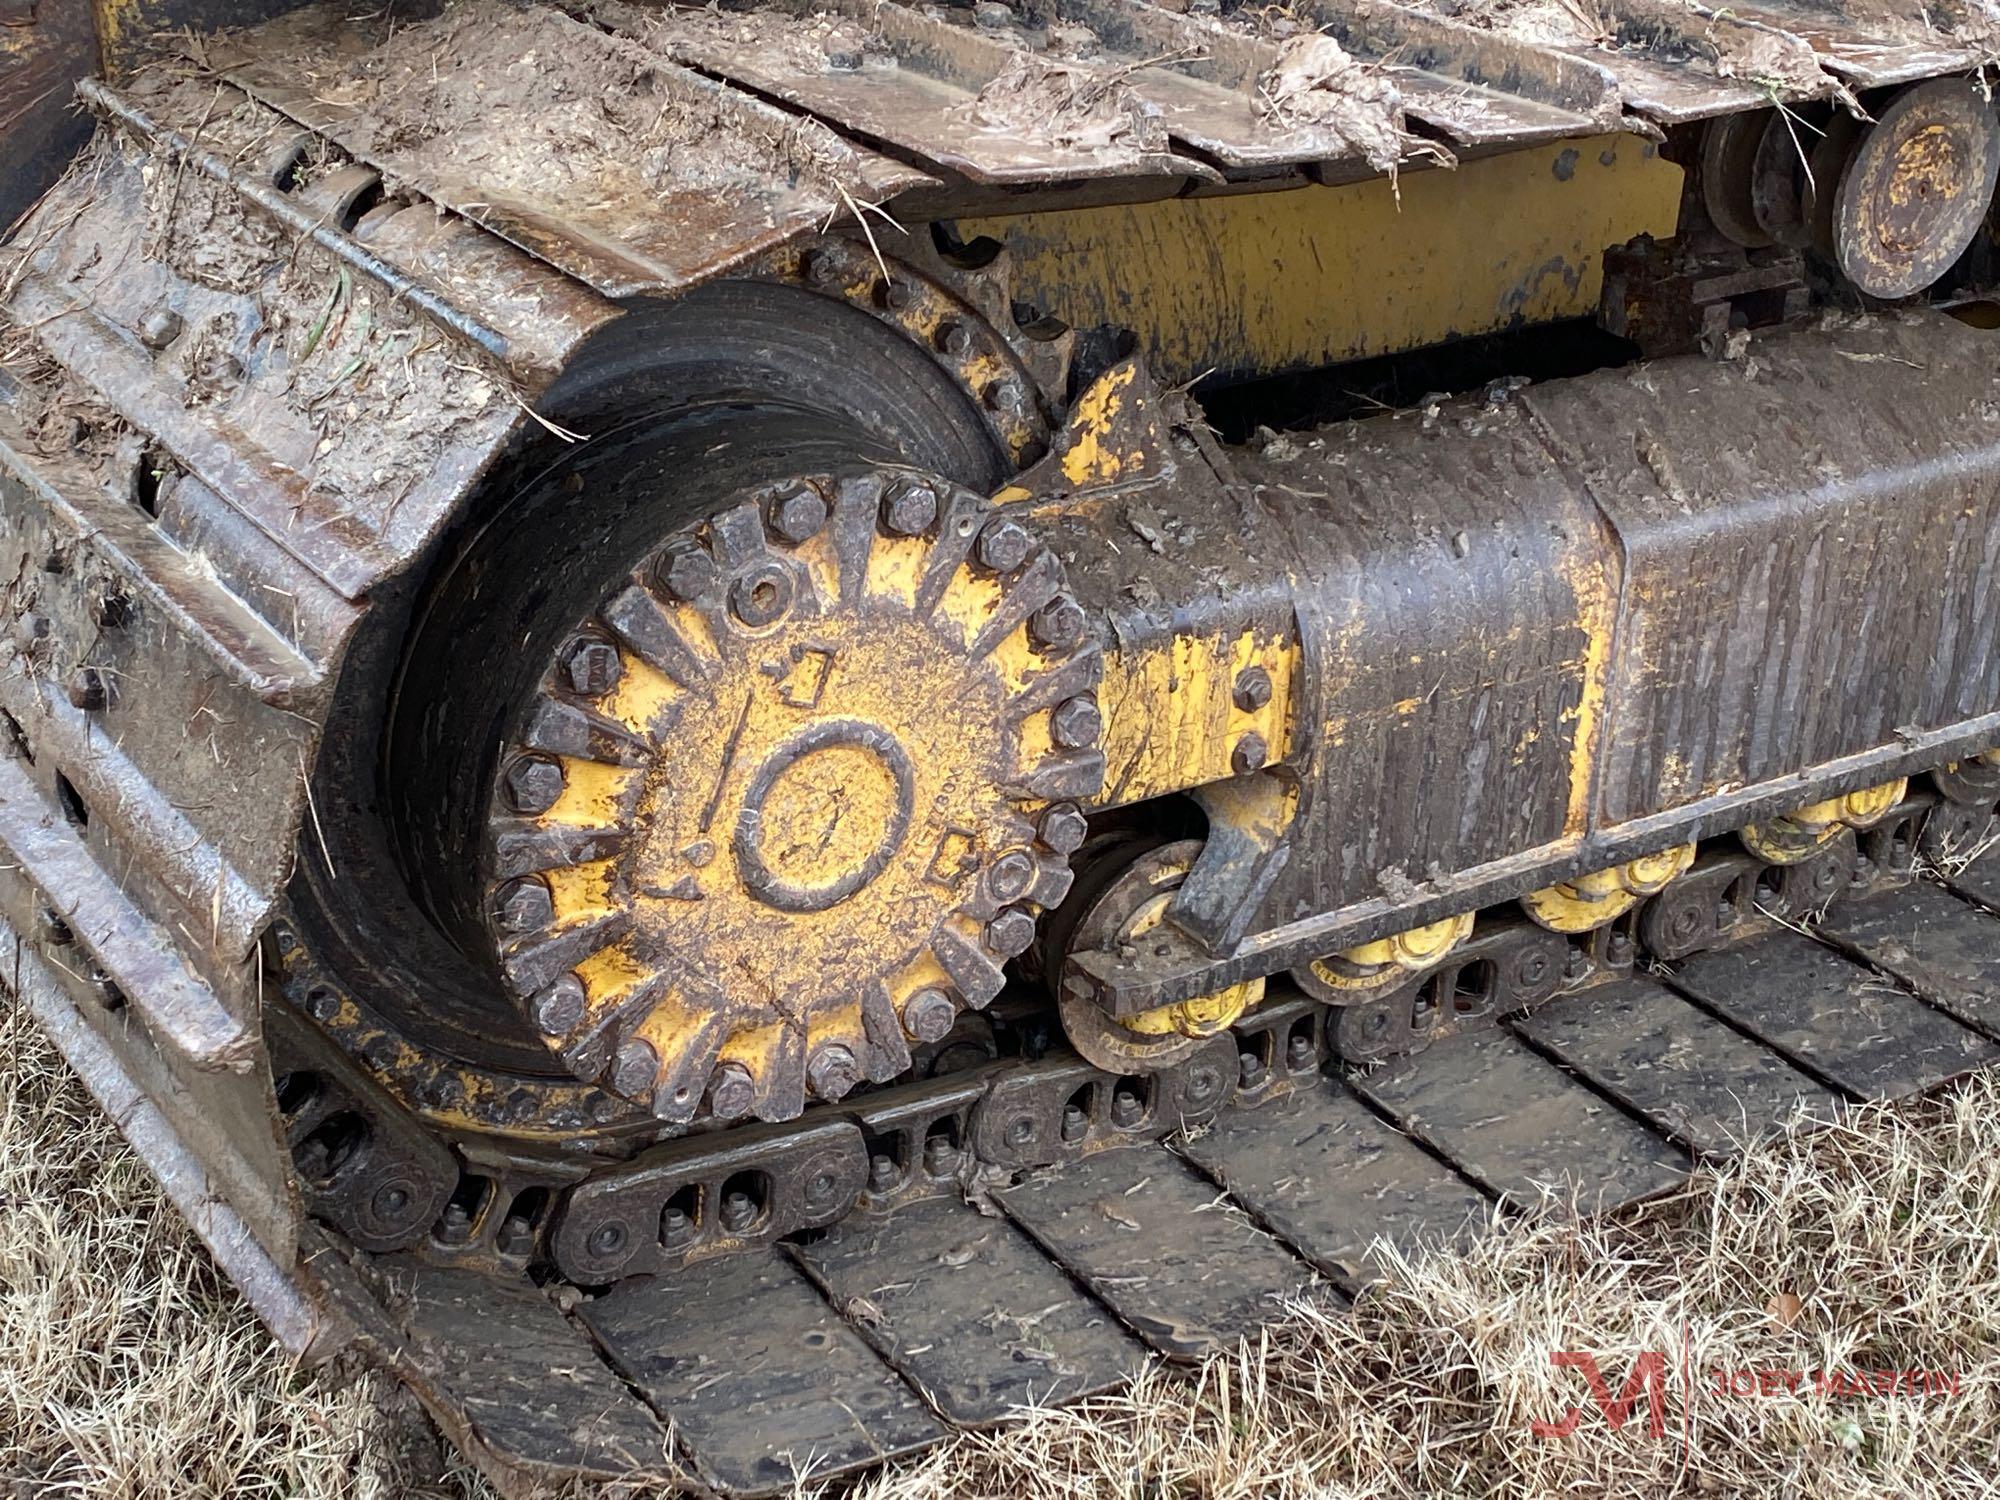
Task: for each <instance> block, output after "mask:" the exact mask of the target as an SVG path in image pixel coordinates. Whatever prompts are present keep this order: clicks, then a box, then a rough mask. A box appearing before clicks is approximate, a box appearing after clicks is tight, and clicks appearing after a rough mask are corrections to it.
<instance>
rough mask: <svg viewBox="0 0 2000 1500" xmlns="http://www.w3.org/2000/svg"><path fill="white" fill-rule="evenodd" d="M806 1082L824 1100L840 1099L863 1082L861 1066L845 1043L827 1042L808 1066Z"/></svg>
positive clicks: (816, 1050)
mask: <svg viewBox="0 0 2000 1500" xmlns="http://www.w3.org/2000/svg"><path fill="white" fill-rule="evenodd" d="M806 1082H807V1083H808V1084H810V1085H811V1086H812V1091H813V1093H815V1094H816V1095H818V1096H819V1097H820V1098H822V1099H829V1100H830V1099H840V1098H843V1097H845V1096H846V1094H847V1093H848V1091H849V1090H850V1089H852V1088H853V1087H854V1085H856V1084H857V1083H859V1082H861V1066H860V1064H858V1063H857V1062H856V1061H855V1060H854V1053H853V1051H852V1050H851V1049H850V1048H849V1047H848V1046H847V1045H846V1044H845V1043H844V1042H825V1043H822V1044H821V1045H820V1046H818V1047H817V1048H815V1049H814V1050H813V1055H812V1060H811V1061H809V1062H808V1063H807V1064H806Z"/></svg>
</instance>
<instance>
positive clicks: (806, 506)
mask: <svg viewBox="0 0 2000 1500" xmlns="http://www.w3.org/2000/svg"><path fill="white" fill-rule="evenodd" d="M825 525H826V501H825V500H824V499H823V498H822V497H821V496H820V494H819V492H818V491H817V490H815V489H812V488H811V487H810V486H807V485H800V486H799V487H798V488H797V489H795V490H793V491H791V492H790V493H789V494H785V495H780V496H779V497H778V498H777V499H775V500H773V501H772V502H771V531H772V533H773V534H774V535H775V536H778V537H780V538H782V539H783V540H785V541H787V542H791V543H793V544H795V545H796V544H797V543H799V542H807V541H811V540H812V539H813V538H814V537H816V536H818V535H819V532H820V528H821V527H823V526H825Z"/></svg>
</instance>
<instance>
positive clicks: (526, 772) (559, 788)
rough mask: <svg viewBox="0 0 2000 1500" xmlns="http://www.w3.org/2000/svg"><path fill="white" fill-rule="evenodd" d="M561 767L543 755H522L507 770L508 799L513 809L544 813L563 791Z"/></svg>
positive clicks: (553, 804) (554, 803)
mask: <svg viewBox="0 0 2000 1500" xmlns="http://www.w3.org/2000/svg"><path fill="white" fill-rule="evenodd" d="M563 780H564V778H563V768H562V767H561V766H560V765H559V764H557V763H556V762H555V761H552V760H550V759H549V758H548V757H547V756H543V755H524V756H522V757H521V758H520V759H519V760H517V761H515V762H514V764H513V765H512V766H510V767H508V769H507V800H508V801H509V802H511V803H513V804H514V810H515V811H516V812H523V813H530V814H533V813H545V812H547V811H548V810H549V809H550V808H552V807H554V806H555V805H556V802H557V799H559V798H560V797H561V796H562V793H563Z"/></svg>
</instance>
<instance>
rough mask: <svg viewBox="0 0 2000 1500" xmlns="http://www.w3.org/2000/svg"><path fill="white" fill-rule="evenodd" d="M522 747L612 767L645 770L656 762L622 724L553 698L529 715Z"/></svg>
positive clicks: (644, 742)
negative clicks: (648, 765) (649, 763)
mask: <svg viewBox="0 0 2000 1500" xmlns="http://www.w3.org/2000/svg"><path fill="white" fill-rule="evenodd" d="M521 744H522V745H523V746H524V747H526V748H527V749H530V750H541V751H544V752H546V753H547V754H550V755H569V756H575V757H577V758H578V759H581V760H596V761H602V762H603V763H604V764H606V765H611V766H628V767H630V766H643V765H645V764H646V763H647V762H648V761H650V760H651V759H652V758H653V747H652V746H651V745H649V744H648V743H647V742H646V741H645V740H644V739H642V738H640V737H639V736H638V735H636V734H633V733H632V732H631V731H630V730H628V729H627V728H626V727H625V726H624V725H623V724H618V723H614V722H613V721H611V720H610V719H607V718H605V717H603V716H602V715H600V714H595V713H591V712H590V711H589V710H587V709H584V708H581V707H579V706H577V705H576V704H574V703H558V702H556V701H555V700H554V699H551V698H544V699H542V700H541V701H540V702H539V703H537V704H536V705H535V707H534V709H533V710H532V711H531V712H530V714H529V715H528V722H527V723H526V725H524V726H523V728H522V730H521Z"/></svg>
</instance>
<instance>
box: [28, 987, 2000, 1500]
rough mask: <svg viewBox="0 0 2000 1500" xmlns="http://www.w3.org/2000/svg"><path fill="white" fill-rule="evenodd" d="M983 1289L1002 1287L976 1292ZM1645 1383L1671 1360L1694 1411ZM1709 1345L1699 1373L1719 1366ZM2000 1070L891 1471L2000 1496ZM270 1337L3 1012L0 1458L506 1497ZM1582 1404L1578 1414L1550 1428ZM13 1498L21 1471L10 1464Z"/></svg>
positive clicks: (1037, 1483) (1179, 1492) (1159, 1498)
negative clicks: (1199, 1366)
mask: <svg viewBox="0 0 2000 1500" xmlns="http://www.w3.org/2000/svg"><path fill="white" fill-rule="evenodd" d="M975 1290H976V1289H975ZM1563 1350H1586V1351H1590V1352H1591V1353H1593V1354H1594V1355H1595V1356H1596V1357H1597V1359H1598V1361H1599V1362H1600V1367H1601V1369H1602V1371H1603V1373H1604V1376H1605V1378H1606V1379H1607V1380H1609V1382H1610V1385H1611V1391H1612V1393H1613V1394H1616V1393H1617V1390H1618V1387H1619V1386H1620V1385H1621V1384H1622V1383H1623V1382H1624V1380H1625V1378H1626V1375H1627V1373H1628V1372H1629V1371H1630V1369H1631V1368H1632V1366H1633V1362H1634V1360H1635V1359H1636V1358H1637V1357H1638V1356H1639V1355H1640V1354H1642V1353H1645V1352H1647V1351H1658V1352H1660V1353H1662V1354H1663V1355H1664V1356H1665V1358H1666V1373H1665V1381H1666V1403H1667V1404H1666V1431H1665V1433H1664V1435H1663V1436H1661V1437H1658V1438H1655V1437H1653V1436H1651V1435H1649V1434H1648V1433H1647V1431H1646V1409H1645V1403H1644V1401H1643V1399H1642V1400H1641V1401H1640V1402H1639V1403H1638V1406H1637V1409H1636V1411H1635V1412H1634V1413H1633V1415H1632V1416H1631V1418H1630V1419H1629V1420H1628V1421H1627V1422H1626V1425H1625V1426H1624V1428H1623V1430H1622V1431H1617V1432H1614V1431H1612V1430H1611V1428H1610V1427H1609V1425H1608V1424H1607V1423H1606V1421H1605V1420H1604V1418H1603V1417H1602V1416H1601V1415H1600V1414H1599V1412H1598V1410H1597V1409H1596V1407H1595V1406H1594V1405H1593V1404H1592V1402H1591V1401H1590V1399H1589V1394H1588V1389H1587V1386H1586V1385H1585V1382H1584V1379H1583V1377H1582V1376H1581V1375H1580V1374H1579V1373H1578V1372H1577V1371H1575V1370H1573V1369H1570V1370H1565V1369H1560V1368H1556V1367H1554V1366H1553V1365H1552V1364H1551V1362H1550V1356H1551V1355H1552V1354H1554V1353H1557V1352H1560V1351H1563ZM1792 1368H1802V1369H1807V1370H1820V1369H1825V1370H1840V1371H1846V1370H1852V1369H1856V1368H1859V1369H1866V1370H1912V1369H1921V1370H1929V1371H1933V1372H1936V1373H1938V1374H1940V1375H1948V1376H1955V1377H1956V1381H1957V1388H1956V1391H1955V1392H1953V1393H1948V1394H1922V1393H1902V1394H1895V1395H1879V1396H1860V1395H1848V1396H1840V1395H1832V1394H1820V1393H1815V1392H1813V1391H1812V1390H1810V1389H1806V1390H1803V1391H1800V1392H1797V1393H1783V1392H1777V1393H1773V1394H1769V1395H1762V1396H1759V1395H1740V1396H1738V1395H1731V1396H1721V1395H1717V1394H1714V1393H1713V1391H1712V1388H1711V1387H1712V1377H1713V1372H1715V1371H1717V1370H1727V1371H1735V1370H1749V1371H1758V1370H1782V1369H1792ZM1688 1369H1691V1370H1692V1371H1693V1372H1694V1379H1693V1380H1692V1381H1690V1380H1689V1379H1688V1378H1687V1376H1686V1374H1685V1373H1684V1371H1685V1370H1688ZM1996 1376H2000V1081H1996V1080H1993V1079H1986V1080H1979V1081H1975V1082H1973V1083H1971V1084H1969V1085H1967V1086H1965V1087H1963V1088H1961V1089H1959V1090H1957V1091H1956V1092H1954V1093H1953V1094H1951V1095H1950V1096H1948V1097H1946V1098H1943V1099H1940V1100H1936V1101H1933V1102H1931V1103H1928V1104H1923V1105H1918V1106H1911V1107H1905V1108H1903V1109H1869V1110H1865V1111H1860V1112H1858V1113H1856V1114H1855V1115H1853V1116H1852V1117H1850V1118H1849V1119H1848V1120H1847V1121H1845V1122H1844V1123H1842V1124H1840V1125H1838V1126H1835V1127H1833V1128H1831V1129H1828V1130H1824V1131H1822V1132H1820V1133H1818V1134H1815V1135H1811V1136H1802V1137H1796V1138H1793V1139H1790V1140H1786V1141H1783V1142H1779V1143H1777V1144H1775V1145H1772V1146H1768V1147H1766V1148H1764V1149H1762V1150H1759V1151H1757V1152H1755V1153H1752V1154H1751V1155H1750V1156H1749V1157H1748V1158H1746V1159H1745V1160H1744V1161H1742V1162H1741V1163H1739V1164H1738V1165H1736V1166H1733V1167H1731V1168H1728V1169H1726V1170H1722V1171H1718V1172H1712V1173H1703V1174H1702V1175H1700V1176H1699V1177H1697V1178H1696V1179H1695V1180H1694V1181H1693V1182H1692V1183H1691V1184H1690V1185H1689V1186H1688V1188H1687V1189H1686V1190H1685V1191H1683V1192H1682V1193H1680V1194H1678V1195H1677V1196H1675V1197H1673V1198H1671V1199H1669V1200H1666V1201H1664V1202H1660V1203H1656V1204H1654V1205H1651V1206H1649V1207H1647V1208H1644V1209H1642V1210H1639V1211H1636V1212H1633V1213H1630V1214H1627V1215H1625V1216H1623V1217H1621V1218H1620V1219H1617V1220H1615V1221H1611V1222H1607V1223H1601V1224H1597V1225H1594V1226H1584V1227H1578V1226H1575V1225H1572V1224H1567V1223H1564V1222H1560V1221H1558V1220H1555V1219H1550V1220H1546V1221H1544V1222H1541V1223H1539V1224H1524V1225H1523V1224H1517V1225H1514V1226H1511V1227H1508V1228H1505V1229H1503V1230H1501V1231H1499V1232H1496V1233H1492V1234H1489V1235H1487V1236H1486V1237H1484V1238H1483V1239H1481V1240H1480V1241H1479V1242H1478V1243H1477V1244H1476V1245H1474V1246H1473V1247H1471V1248H1470V1249H1469V1250H1467V1251H1465V1252H1463V1253H1458V1254H1438V1253H1428V1254H1420V1255H1417V1256H1414V1257H1411V1258H1409V1259H1396V1258H1393V1257H1392V1258H1391V1259H1390V1261H1389V1262H1388V1266H1387V1276H1386V1279H1385V1281H1384V1282H1383V1283H1382V1284H1381V1285H1380V1286H1379V1287H1378V1288H1376V1290H1375V1291H1374V1292H1373V1293H1371V1294H1370V1295H1369V1296H1368V1297H1367V1298H1365V1299H1364V1300H1363V1302H1362V1303H1361V1304H1360V1306H1359V1308H1358V1309H1357V1310H1356V1311H1355V1312H1354V1313H1352V1314H1331V1315H1330V1314H1329V1313H1328V1312H1327V1311H1326V1310H1324V1309H1323V1308H1319V1307H1315V1306H1301V1307H1299V1308H1297V1309H1296V1310H1295V1312H1294V1313H1293V1315H1292V1316H1291V1317H1290V1318H1289V1319H1288V1320H1286V1321H1285V1322H1284V1323H1282V1324H1281V1325H1279V1326H1278V1327H1276V1328H1275V1329H1273V1330H1272V1331H1271V1332H1270V1333H1268V1334H1267V1335H1266V1336H1265V1338H1264V1339H1263V1340H1262V1341H1260V1342H1259V1343H1258V1344H1256V1345H1254V1346H1251V1347H1249V1348H1247V1349H1245V1350H1243V1351H1242V1352H1241V1353H1239V1354H1237V1355H1235V1356H1234V1357H1231V1358H1226V1359H1219V1360H1216V1361H1214V1362H1213V1363H1211V1364H1210V1365H1209V1366H1207V1367H1206V1368H1205V1369H1203V1370H1201V1371H1199V1372H1197V1373H1194V1374H1192V1375H1176V1374H1171V1373H1156V1374H1154V1375H1151V1376H1149V1377H1147V1378H1146V1379H1144V1380H1143V1381H1141V1382H1140V1383H1139V1384H1138V1385H1136V1386H1135V1387H1133V1388H1132V1389H1130V1390H1129V1391H1126V1392H1124V1393H1122V1394H1120V1395H1117V1396H1113V1397H1107V1398H1103V1399H1100V1400H1097V1401H1094V1402H1091V1403H1088V1404H1087V1405H1084V1406H1080V1407H1076V1408H1072V1409H1070V1410H1067V1411H1059V1412H1042V1413H1037V1414H1035V1415H1033V1416H1031V1417H1029V1418H1028V1419H1027V1420H1025V1421H1024V1422H1022V1423H1020V1424H1017V1425H1015V1426H1012V1427H1010V1428H1008V1429H1006V1430H1004V1431H1001V1432H997V1433H993V1434H988V1435H980V1436H973V1437H968V1438H964V1439H961V1440H959V1441H957V1442H955V1443H953V1444H950V1445H948V1446H946V1447H944V1448H942V1449H939V1450H937V1451H936V1452H934V1453H932V1454H931V1455H929V1456H928V1457H926V1458H924V1459H921V1460H918V1461H916V1462H914V1463H911V1464H907V1465H904V1466H902V1467H900V1468H898V1469H894V1470H891V1471H888V1472H886V1473H883V1474H880V1475H877V1476H875V1477H874V1478H872V1479H870V1480H868V1481H866V1482H865V1483H864V1484H863V1485H861V1486H860V1487H859V1489H858V1491H857V1494H858V1495H859V1496H861V1497H865V1500H916V1497H925V1500H930V1497H944V1496H952V1497H970V1496H1003V1495H1004V1496H1019V1497H1023V1500H1084V1497H1090V1500H1099V1497H1102V1500H1122V1497H1130V1500H1141V1497H1145V1500H1165V1497H1197V1496H1198V1497H1203V1500H1231V1497H1252V1496H1256V1497H1264V1496H1272V1497H1285V1496H1301V1497H1303V1496H1316V1497H1336V1496H1346V1495H1356V1496H1359V1495H1383V1494H1440V1493H1454V1494H1456V1493H1469V1494H1494V1495H1552V1494H1558V1493H1561V1494H1579V1495H1647V1496H1651V1495H1658V1494H1670V1493H1678V1494H1689V1495H1737V1494H1749V1495H1775V1494H1782V1495H1788V1496H1789V1495H1798V1496H1820V1495H1825V1496H1835V1495H1838V1496H1842V1497H1846V1496H1850V1495H1853V1494H1857V1493H1862V1494H1871V1495H1912V1496H1929V1495H1937V1496H1947V1495H1948V1496H1953V1497H1958V1496H1974V1495H1984V1494H1995V1493H2000V1479H1996V1477H1995V1475H1996V1472H2000V1409H1996V1390H2000V1382H1997V1381H1996ZM386 1391H387V1387H385V1386H384V1385H382V1384H381V1383H379V1382H377V1381H374V1380H372V1379H368V1378H363V1379H360V1380H354V1379H351V1378H346V1377H344V1376H343V1375H342V1374H341V1373H340V1372H331V1373H328V1374H323V1375H320V1376H316V1377H311V1378H307V1377H303V1376H301V1375H298V1374H296V1373H295V1372H293V1371H292V1370H290V1369H289V1368H288V1366H287V1365H286V1363H285V1361H284V1360H283V1358H282V1357H281V1356H279V1355H278V1354H276V1353H275V1352H273V1351H272V1349H271V1348H270V1345H269V1343H268V1341H267V1340H266V1339H265V1338H264V1337H263V1335H262V1334H261V1333H260V1331H259V1330H258V1328H257V1326H256V1324H255V1322H254V1321H253V1320H252V1318H251V1317H250V1315H249V1314H248V1313H247V1312H246V1311H245V1310H244V1309H243V1308H242V1306H241V1304H240V1303H239V1302H238V1301H237V1300H236V1298H235V1297H234V1296H233V1295H232V1294H231V1293H230V1292H229V1290H228V1288H227V1287H226V1286H225V1285H224V1284H223V1283H222V1282H221V1281H220V1279H219V1277H218V1276H217V1274H216V1272H215V1271H214V1269H213V1268H212V1266H211V1265H210V1264H209V1262H208V1261H207V1259H206V1257H205V1256H204V1255H203V1254H202V1253H201V1251H200V1249H199V1247H198V1246H196V1245H195V1244H194V1242H193V1240H192V1238H191V1236H190V1235H189V1234H188V1233H187V1232H186V1231H185V1230H184V1229H183V1228H182V1227H181V1225H180V1223H179V1221H178V1220H177V1219H175V1218H174V1217H173V1215H172V1214H171V1212H170V1211H168V1210H167V1209H166V1208H165V1206H164V1205H163V1203H162V1202H161V1200H160V1197H159V1195H158V1193H157V1192H156V1191H155V1189H154V1188H153V1186H152V1184H151V1182H150V1180H149V1179H148V1178H147V1177H146V1175H145V1173H144V1171H143V1170H142V1169H141V1168H140V1167H139V1166H138V1165H137V1164H136V1163H135V1162H134V1161H133V1160H132V1159H131V1157H130V1155H129V1154H128V1153H127V1152H126V1151H125V1150H124V1149H123V1148H122V1146H121V1145H120V1144H119V1143H118V1141H117V1138H116V1136H115V1135H114V1134H113V1132H112V1131H111V1129H110V1127H109V1126H108V1125H106V1124H105V1123H104V1122H103V1121H102V1120H101V1119H100V1118H99V1117H98V1116H97V1114H96V1113H95V1111H94V1109H93V1108H92V1107H91V1105H90V1103H89V1101H88V1099H86V1098H85V1097H84V1096H83V1094H82V1093H81V1091H80V1090H79V1089H78V1088H77V1087H76V1086H75V1085H74V1084H73V1083H72V1082H71V1081H69V1080H68V1078H67V1076H66V1075H65V1074H64V1073H63V1072H62V1070H61V1065H60V1062H59V1061H58V1060H57V1059H55V1057H54V1055H53V1054H52V1053H51V1052H50V1050H49V1049H48V1047H47V1046H46V1044H45V1043H44V1042H43V1041H42V1040H41V1038H40V1036H39V1034H38V1033H36V1032H35V1031H34V1029H33V1027H32V1024H31V1023H30V1022H28V1021H26V1020H25V1019H23V1018H21V1017H19V1016H18V1015H16V1014H15V1013H13V1012H12V1010H11V1009H10V1010H8V1011H7V1012H5V1013H4V1014H0V1481H4V1480H6V1479H7V1478H10V1477H11V1478H12V1479H13V1480H14V1491H15V1494H16V1495H18V1496H22V1497H25V1496H29V1495H33V1496H36V1497H40V1496H44V1495H49V1496H92V1497H96V1496H106V1497H111V1496H117V1497H125V1496H134V1497H136V1496H150V1495H175V1496H182V1495H194V1496H206V1495H218V1496H219V1495H232V1496H233V1495H273V1496H278V1495H284V1496H300V1497H321V1496H327V1497H332V1496H341V1497H347V1496H354V1497H371V1496H378V1495H379V1496H401V1495H408V1494H420V1493H425V1492H432V1493H440V1494H445V1495H452V1496H482V1495H484V1493H485V1492H484V1491H483V1488H482V1487H481V1486H479V1484H478V1482H477V1481H476V1480H474V1479H471V1478H470V1477H468V1476H467V1475H465V1474H464V1473H463V1472H462V1470H461V1469H460V1468H459V1466H457V1465H456V1464H454V1465H453V1466H452V1472H448V1473H445V1474H444V1476H443V1477H442V1478H441V1479H439V1480H438V1481H436V1482H435V1485H432V1484H427V1483H420V1481H423V1480H426V1479H427V1478H428V1477H429V1475H431V1474H434V1473H437V1472H438V1470H439V1469H440V1468H441V1467H442V1461H441V1460H440V1459H439V1458H438V1457H437V1455H436V1453H435V1451H434V1450H429V1451H426V1450H425V1448H424V1446H423V1444H421V1443H419V1444H416V1445H414V1447H413V1445H412V1444H411V1443H410V1442H409V1438H410V1435H411V1434H410V1426H409V1424H408V1423H407V1422H406V1421H403V1420H400V1419H396V1418H391V1417H387V1416H384V1415H382V1414H381V1412H380V1411H379V1409H378V1402H379V1401H380V1400H381V1398H382V1397H383V1395H384V1394H385V1392H386ZM1572 1406H1580V1407H1581V1408H1582V1415H1581V1419H1580V1421H1579V1423H1578V1426H1577V1428H1576V1431H1575V1432H1574V1433H1573V1434H1572V1435H1571V1436H1569V1437H1566V1438H1542V1437H1538V1436H1536V1435H1535V1434H1534V1433H1533V1432H1532V1430H1531V1427H1530V1424H1531V1422H1533V1421H1535V1420H1538V1419H1540V1420H1554V1419H1556V1418H1559V1417H1560V1416H1561V1415H1562V1414H1563V1412H1564V1411H1565V1410H1567V1409H1568V1408H1570V1407H1572ZM0 1493H4V1490H0Z"/></svg>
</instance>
